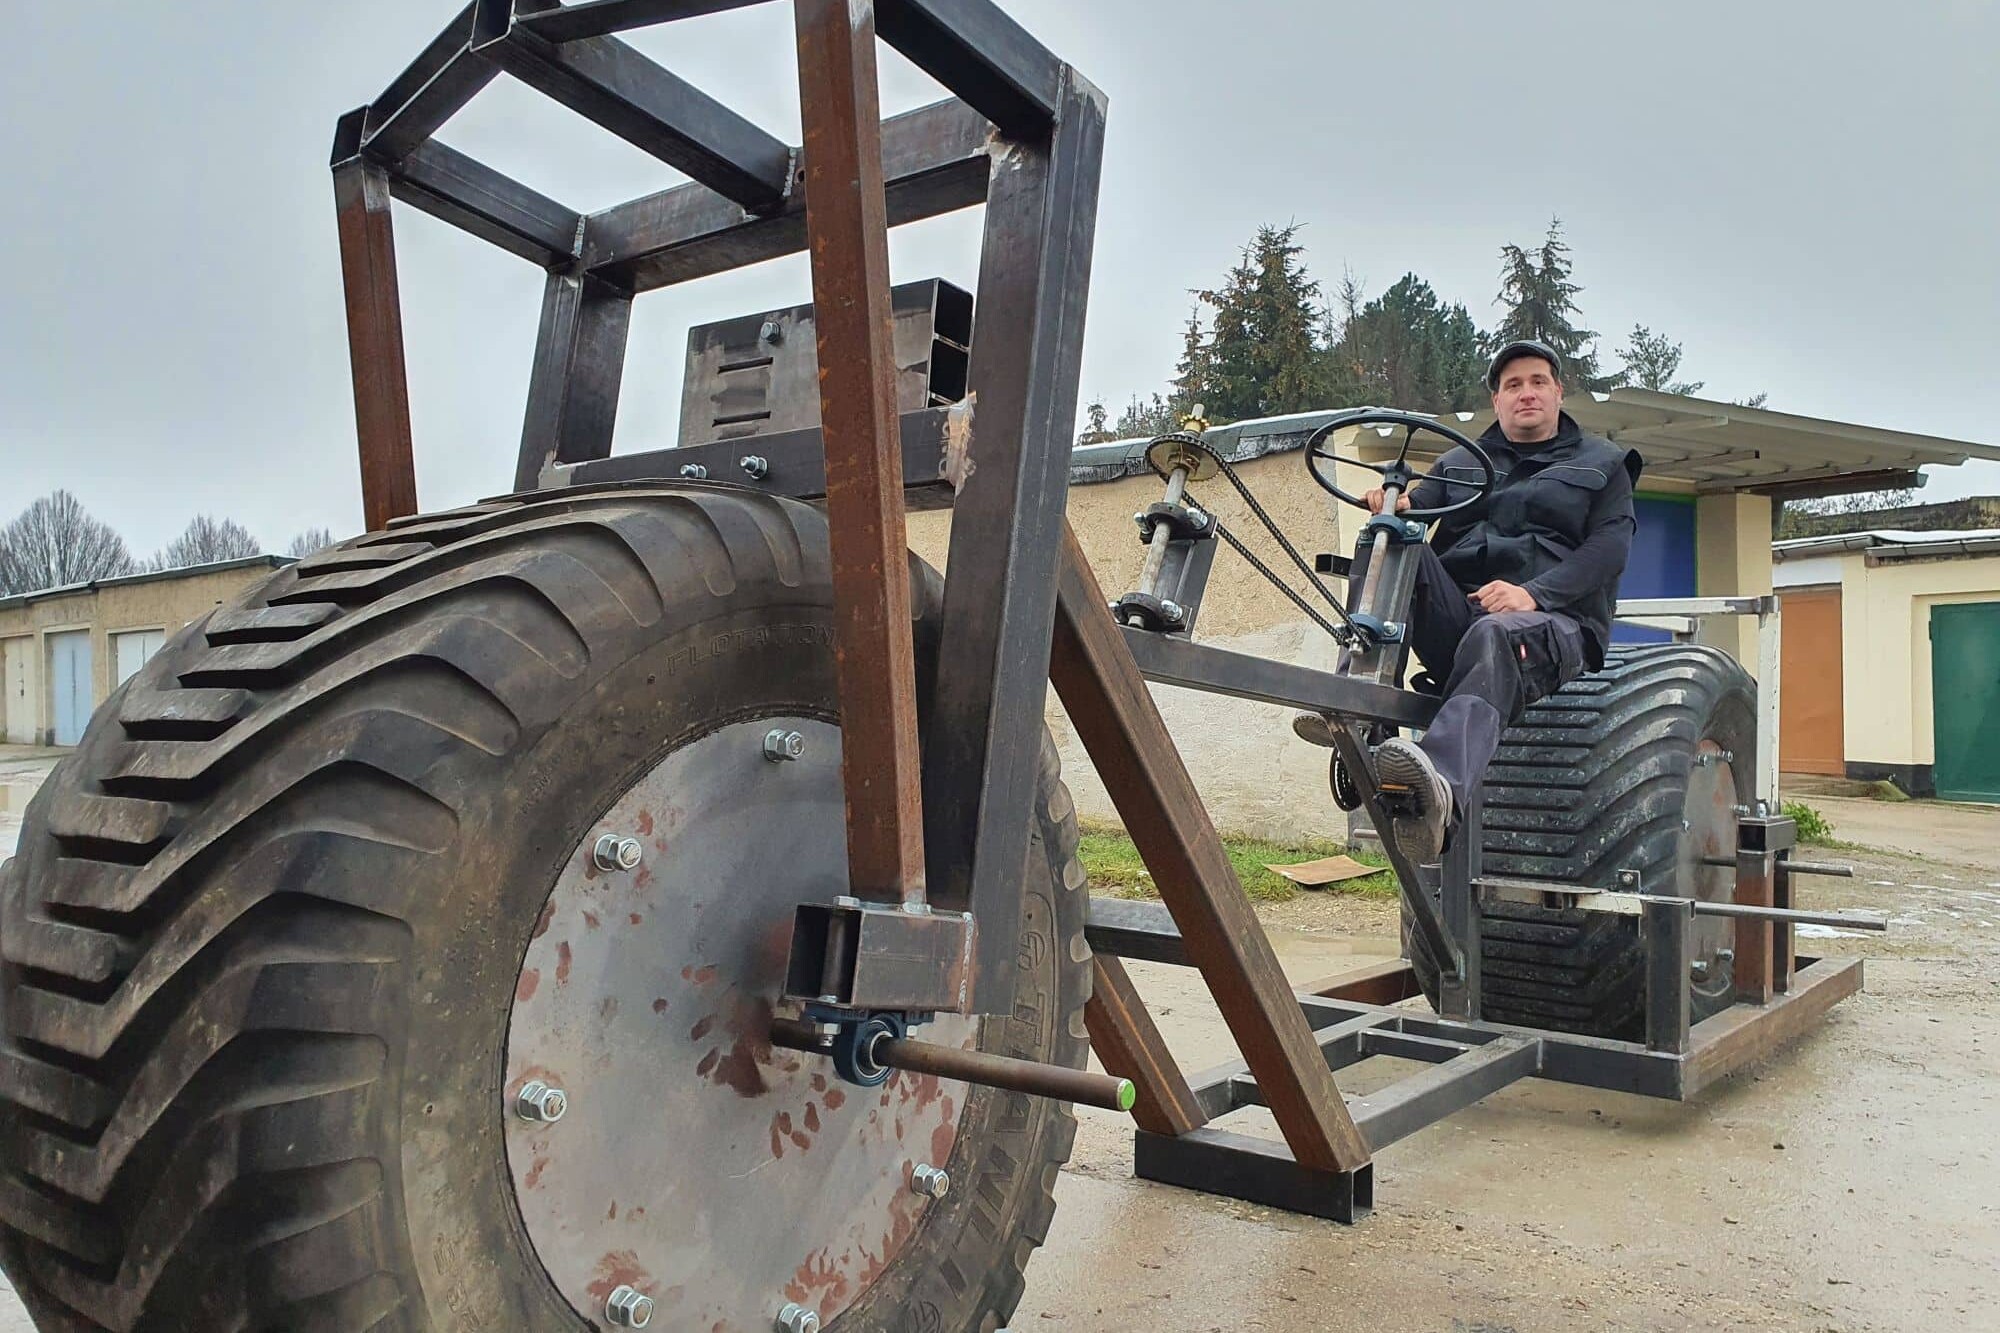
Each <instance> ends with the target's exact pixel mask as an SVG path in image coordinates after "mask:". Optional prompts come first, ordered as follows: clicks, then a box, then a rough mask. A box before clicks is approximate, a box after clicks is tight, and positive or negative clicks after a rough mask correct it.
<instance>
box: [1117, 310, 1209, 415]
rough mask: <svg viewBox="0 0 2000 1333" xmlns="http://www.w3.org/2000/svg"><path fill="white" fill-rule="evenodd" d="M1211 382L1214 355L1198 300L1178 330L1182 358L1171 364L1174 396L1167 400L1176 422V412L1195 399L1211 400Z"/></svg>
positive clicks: (1200, 401) (1189, 407)
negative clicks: (1184, 323)
mask: <svg viewBox="0 0 2000 1333" xmlns="http://www.w3.org/2000/svg"><path fill="white" fill-rule="evenodd" d="M1214 386H1215V355H1214V350H1213V349H1212V348H1211V347H1210V346H1209V341H1208V334H1207V333H1206V331H1205V330H1203V328H1202V326H1201V305H1200V302H1199V301H1197V302H1196V304H1195V308H1194V309H1192V310H1190V311H1188V322H1187V328H1186V329H1185V330H1183V331H1182V334H1181V359H1180V361H1179V362H1178V363H1177V364H1176V365H1175V366H1174V383H1173V396H1172V397H1171V398H1170V399H1169V400H1168V401H1170V402H1171V403H1172V404H1173V408H1174V411H1175V413H1176V416H1175V424H1176V425H1178V424H1179V414H1182V413H1185V412H1188V411H1190V410H1191V409H1192V408H1193V407H1194V405H1195V404H1196V403H1202V404H1212V403H1213V401H1214V400H1213V398H1212V397H1211V396H1210V395H1211V394H1212V393H1213V391H1214ZM1134 401H1135V402H1136V401H1137V399H1134ZM1210 411H1211V412H1212V411H1213V408H1212V407H1211V408H1210Z"/></svg>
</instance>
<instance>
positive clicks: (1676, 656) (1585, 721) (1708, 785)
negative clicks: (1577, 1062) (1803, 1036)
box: [1403, 645, 1757, 1040]
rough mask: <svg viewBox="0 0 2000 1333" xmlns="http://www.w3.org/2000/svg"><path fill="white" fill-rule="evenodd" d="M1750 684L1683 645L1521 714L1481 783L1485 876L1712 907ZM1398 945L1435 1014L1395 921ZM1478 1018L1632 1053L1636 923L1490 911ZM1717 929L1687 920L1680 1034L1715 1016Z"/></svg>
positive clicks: (1724, 997) (1526, 909)
mask: <svg viewBox="0 0 2000 1333" xmlns="http://www.w3.org/2000/svg"><path fill="white" fill-rule="evenodd" d="M1756 749H1757V688H1756V683H1755V682H1754V681H1752V680H1751V678H1750V676H1749V675H1748V674H1747V673H1746V672H1745V671H1744V670H1743V668H1742V667H1741V666H1739V665H1737V663H1736V662H1735V660H1734V659H1732V658H1730V657H1728V656H1727V655H1725V654H1723V653H1721V652H1718V651H1716V650H1715V649H1712V648H1704V647H1697V646H1693V645H1674V646H1664V647H1643V648H1622V649H1614V650H1613V652H1612V653H1611V656H1610V660H1609V661H1607V662H1606V663H1605V666H1604V669H1603V670H1602V671H1597V672H1593V673H1591V674H1589V675H1586V676H1583V677H1580V678H1579V679H1577V680H1574V681H1572V682H1570V683H1569V684H1568V685H1566V686H1564V687H1563V688H1562V689H1561V690H1559V691H1557V692H1556V693H1555V694H1553V695H1550V696H1549V697H1548V698H1546V699H1544V700H1542V701H1541V702H1540V703H1538V704H1536V705H1534V706H1533V707H1531V708H1529V709H1528V710H1527V713H1526V715H1525V716H1524V717H1523V718H1522V719H1521V721H1520V722H1519V723H1518V724H1516V725H1515V726H1513V727H1510V728H1508V730H1507V731H1506V733H1505V734H1504V735H1503V736H1502V737H1501V740H1500V750H1499V753H1498V754H1497V755H1496V756H1495V757H1494V761H1493V764H1492V767H1491V768H1489V769H1488V770H1487V775H1486V783H1485V787H1484V795H1485V803H1486V816H1485V830H1486V835H1485V840H1484V843H1483V844H1482V847H1483V853H1484V864H1485V871H1486V873H1488V874H1492V875H1505V876H1518V877H1522V878H1529V879H1540V880H1554V881H1558V882H1562V883H1569V884H1586V885H1591V886H1594V887H1597V888H1604V889H1609V888H1613V887H1615V885H1616V880H1615V876H1616V873H1617V872H1618V871H1620V870H1637V871H1638V872H1639V873H1640V877H1641V883H1642V885H1643V887H1644V888H1645V890H1646V891H1647V892H1652V893H1671V894H1675V895H1678V896H1682V897H1697V898H1702V899H1705V900H1708V901H1711V902H1726V901H1728V900H1729V899H1730V897H1731V896H1732V894H1733V893H1734V889H1735V875H1734V872H1733V871H1731V870H1727V869H1723V868H1719V867H1713V866H1707V865H1704V864H1703V860H1704V858H1714V857H1725V858H1733V857H1734V856H1735V854H1736V821H1737V807H1739V806H1747V805H1748V804H1749V803H1750V802H1751V800H1753V799H1754V789H1755V774H1756V771H1757V765H1756ZM1404 911H1405V919H1404V928H1403V936H1404V943H1405V946H1406V949H1407V952H1408V954H1409V957H1410V961H1411V964H1412V966H1413V967H1414V969H1415V971H1416V975H1417V980H1418V981H1419V983H1420V984H1421V985H1422V987H1423V990H1424V993H1425V995H1427V996H1428V997H1429V998H1430V999H1431V1001H1432V1002H1433V1003H1435V1002H1436V1000H1437V997H1438V969H1437V964H1436V962H1435V960H1433V959H1432V957H1431V956H1430V953H1429V951H1428V950H1427V949H1426V948H1425V947H1424V945H1423V941H1422V940H1421V938H1419V937H1417V936H1416V934H1415V932H1414V931H1413V930H1412V929H1411V928H1410V924H1409V920H1408V909H1407V907H1406V908H1405V909H1404ZM1482 924H1483V936H1482V941H1481V942H1482V949H1481V954H1480V964H1481V969H1482V971H1481V985H1482V997H1483V1004H1482V1013H1483V1015H1484V1017H1486V1018H1487V1019H1489V1020H1491V1021H1494V1022H1498V1023H1514V1024H1521V1025H1524V1026H1527V1027H1536V1028H1547V1029H1553V1030H1555V1031H1559V1032H1577V1033H1584V1034H1586V1035H1590V1036H1599V1037H1612V1038H1617V1039H1620V1040H1637V1039H1639V1038H1640V1037H1642V1036H1643V1035H1644V1031H1645V1017H1646V1015H1645V976H1644V969H1643V966H1642V964H1643V953H1642V951H1641V947H1640V941H1639V931H1638V925H1637V918H1635V917H1629V916H1620V915H1616V914H1612V913H1606V912H1585V911H1580V910H1575V909H1570V910H1556V909H1552V908H1546V907H1541V906H1537V905H1532V904H1521V903H1489V904H1488V905H1487V907H1486V912H1485V915H1484V919H1483V923H1482ZM1734 939H1735V932H1734V930H1733V928H1732V923H1731V922H1730V921H1728V920H1727V919H1725V918H1716V917H1699V918H1697V919H1696V923H1695V928H1694V939H1693V942H1692V946H1691V949H1690V955H1689V956H1690V960H1691V963H1692V965H1693V977H1692V985H1693V1005H1692V1009H1693V1015H1692V1016H1693V1019H1694V1021H1696V1022H1699V1021H1700V1020H1702V1019H1703V1018H1707V1017H1709V1016H1710V1015H1712V1014H1715V1013H1718V1012H1720V1011H1721V1010H1723V1009H1725V1008H1727V1007H1728V1005H1729V1003H1730V1001H1731V998H1732V985H1733V983H1732V980H1731V973H1732V968H1731V965H1730V961H1729V959H1730V954H1729V950H1730V949H1731V948H1732V946H1733V944H1734Z"/></svg>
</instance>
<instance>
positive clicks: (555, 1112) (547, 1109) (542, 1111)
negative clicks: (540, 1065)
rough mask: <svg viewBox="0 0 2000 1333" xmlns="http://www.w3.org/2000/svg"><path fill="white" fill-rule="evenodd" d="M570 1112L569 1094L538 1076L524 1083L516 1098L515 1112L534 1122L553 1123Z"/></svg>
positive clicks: (538, 1123)
mask: <svg viewBox="0 0 2000 1333" xmlns="http://www.w3.org/2000/svg"><path fill="white" fill-rule="evenodd" d="M568 1112H569V1094H568V1093H566V1092H564V1091H563V1090H562V1089H561V1088H555V1087H550V1086H549V1085H548V1084H547V1083H544V1082H542V1080H540V1079H538V1078H531V1079H529V1080H528V1081H527V1082H526V1083H523V1084H522V1085H521V1091H520V1094H519V1095H518V1096H516V1097H515V1098H514V1114H516V1115H518V1116H520V1117H521V1119H523V1120H526V1121H530V1122H531V1123H533V1124H537V1125H553V1124H554V1123H555V1122H556V1121H558V1120H560V1119H562V1118H563V1116H564V1115H566V1114H568Z"/></svg>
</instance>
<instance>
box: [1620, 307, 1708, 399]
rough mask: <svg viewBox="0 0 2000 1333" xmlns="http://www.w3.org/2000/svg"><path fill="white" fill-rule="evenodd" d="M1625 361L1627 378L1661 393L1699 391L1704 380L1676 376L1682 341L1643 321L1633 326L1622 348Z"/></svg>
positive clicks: (1627, 381)
mask: <svg viewBox="0 0 2000 1333" xmlns="http://www.w3.org/2000/svg"><path fill="white" fill-rule="evenodd" d="M1618 355H1619V357H1620V359H1622V360H1623V361H1624V362H1625V372H1624V375H1625V382H1626V383H1627V384H1634V385H1637V386H1638V387H1639V388H1641V389H1657V390H1659V391H1660V392H1661V393H1690V394H1691V393H1700V392H1701V386H1702V385H1703V384H1704V383H1706V381H1704V380H1676V379H1674V376H1675V375H1676V374H1677V373H1678V372H1679V371H1680V368H1681V345H1680V344H1679V343H1677V342H1674V341H1672V340H1671V339H1669V338H1668V337H1667V335H1666V334H1664V333H1654V332H1653V331H1652V330H1650V329H1648V328H1647V327H1646V326H1645V325H1644V324H1634V325H1633V326H1632V336H1631V338H1630V340H1629V341H1628V342H1627V344H1626V345H1625V346H1624V347H1623V348H1621V349H1620V350H1619V353H1618Z"/></svg>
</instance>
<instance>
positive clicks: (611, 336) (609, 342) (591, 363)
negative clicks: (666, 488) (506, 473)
mask: <svg viewBox="0 0 2000 1333" xmlns="http://www.w3.org/2000/svg"><path fill="white" fill-rule="evenodd" d="M631 328H632V294H631V293H630V292H624V291H620V290H618V289H617V288H616V287H613V286H612V285H611V284H610V283H607V282H604V281H601V280H600V279H597V278H593V277H591V276H590V275H589V274H588V273H581V274H573V273H551V274H549V278H548V282H547V284H546V286H545V289H544V291H543V295H542V322H541V328H540V330H539V332H538V333H537V334H536V337H535V361H534V368H533V369H532V370H531V371H530V372H529V375H528V410H527V416H526V419H525V421H524V422H523V424H522V427H521V452H520V456H519V458H518V460H517V461H516V463H515V466H514V489H515V490H517V491H531V490H534V489H535V488H536V487H537V486H540V485H541V484H542V474H543V472H544V471H546V470H547V469H548V468H550V467H552V466H554V465H556V464H558V463H583V462H589V461H593V460H596V459H601V458H609V457H610V456H611V434H612V429H613V427H614V426H615V425H616V424H617V420H618V388H619V384H620V382H621V381H622V380H623V378H624V373H625V344H626V339H627V337H628V335H629V334H630V332H631ZM667 475H670V476H671V475H673V474H672V473H668V474H667Z"/></svg>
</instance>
